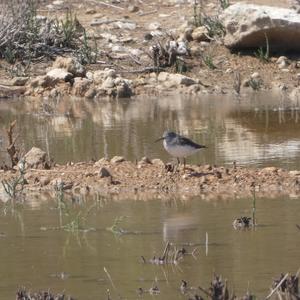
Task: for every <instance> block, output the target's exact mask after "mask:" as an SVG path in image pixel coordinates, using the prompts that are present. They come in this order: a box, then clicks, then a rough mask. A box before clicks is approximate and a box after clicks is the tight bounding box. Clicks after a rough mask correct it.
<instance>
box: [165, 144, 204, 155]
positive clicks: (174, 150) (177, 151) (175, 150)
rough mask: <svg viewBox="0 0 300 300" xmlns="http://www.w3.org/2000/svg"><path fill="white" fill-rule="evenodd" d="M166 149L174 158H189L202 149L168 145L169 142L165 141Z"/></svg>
mask: <svg viewBox="0 0 300 300" xmlns="http://www.w3.org/2000/svg"><path fill="white" fill-rule="evenodd" d="M163 143H164V147H165V149H166V150H167V151H168V152H169V153H170V154H171V155H172V156H174V157H187V156H189V155H192V154H194V153H196V152H198V151H199V150H200V149H199V148H198V149H197V148H194V147H191V146H189V145H184V146H182V145H174V144H173V145H168V144H167V142H166V141H165V140H164V142H163Z"/></svg>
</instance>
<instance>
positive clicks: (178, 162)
mask: <svg viewBox="0 0 300 300" xmlns="http://www.w3.org/2000/svg"><path fill="white" fill-rule="evenodd" d="M176 159H177V165H176V167H175V168H174V173H175V172H176V171H177V169H178V168H179V165H180V159H179V158H178V157H176Z"/></svg>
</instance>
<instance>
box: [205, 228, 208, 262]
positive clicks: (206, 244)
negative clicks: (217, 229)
mask: <svg viewBox="0 0 300 300" xmlns="http://www.w3.org/2000/svg"><path fill="white" fill-rule="evenodd" d="M205 255H206V256H207V255H208V233H207V232H206V233H205Z"/></svg>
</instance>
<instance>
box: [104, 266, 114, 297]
mask: <svg viewBox="0 0 300 300" xmlns="http://www.w3.org/2000/svg"><path fill="white" fill-rule="evenodd" d="M103 270H104V272H105V274H106V275H107V277H108V279H109V281H110V283H111V285H112V287H113V288H114V289H115V290H116V291H117V288H116V286H115V284H114V282H113V281H112V278H111V276H110V274H109V273H108V271H107V270H106V268H105V267H104V268H103Z"/></svg>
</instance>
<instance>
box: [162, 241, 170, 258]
mask: <svg viewBox="0 0 300 300" xmlns="http://www.w3.org/2000/svg"><path fill="white" fill-rule="evenodd" d="M169 247H170V242H167V245H166V247H165V250H164V252H163V255H162V258H161V259H162V260H165V258H166V256H168V252H169Z"/></svg>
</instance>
